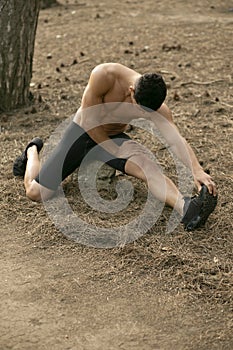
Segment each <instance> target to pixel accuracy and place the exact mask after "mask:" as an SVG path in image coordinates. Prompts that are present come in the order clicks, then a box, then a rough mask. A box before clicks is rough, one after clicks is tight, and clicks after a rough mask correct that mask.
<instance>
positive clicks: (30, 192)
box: [26, 184, 41, 202]
mask: <svg viewBox="0 0 233 350" xmlns="http://www.w3.org/2000/svg"><path fill="white" fill-rule="evenodd" d="M26 196H27V197H28V198H29V199H31V200H32V201H34V202H40V201H41V193H40V190H38V188H35V186H33V184H31V185H30V186H29V187H28V188H26Z"/></svg>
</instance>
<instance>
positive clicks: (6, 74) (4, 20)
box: [0, 0, 40, 112]
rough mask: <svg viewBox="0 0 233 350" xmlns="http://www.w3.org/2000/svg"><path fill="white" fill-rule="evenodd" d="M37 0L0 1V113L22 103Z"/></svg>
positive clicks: (25, 99)
mask: <svg viewBox="0 0 233 350" xmlns="http://www.w3.org/2000/svg"><path fill="white" fill-rule="evenodd" d="M39 8H40V0H0V112H1V111H9V110H11V109H14V108H18V107H20V106H23V105H26V104H28V102H29V96H30V90H29V89H30V81H31V77H32V62H33V53H34V42H35V35H36V27H37V20H38V14H39Z"/></svg>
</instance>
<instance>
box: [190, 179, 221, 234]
mask: <svg viewBox="0 0 233 350" xmlns="http://www.w3.org/2000/svg"><path fill="white" fill-rule="evenodd" d="M201 195H202V201H203V204H202V208H201V212H200V214H199V215H198V216H196V217H195V218H193V219H192V221H191V222H190V223H188V225H187V226H186V230H188V231H192V230H194V229H196V228H199V227H201V226H204V225H205V223H206V221H207V219H208V217H209V216H210V214H211V213H212V212H213V211H214V209H215V207H216V205H217V201H218V198H217V196H215V197H214V196H213V195H212V194H210V193H209V191H208V188H207V187H206V186H203V191H202V194H201Z"/></svg>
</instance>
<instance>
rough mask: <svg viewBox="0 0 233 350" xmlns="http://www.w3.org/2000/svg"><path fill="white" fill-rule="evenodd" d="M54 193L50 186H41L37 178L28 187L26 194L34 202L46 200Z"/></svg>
mask: <svg viewBox="0 0 233 350" xmlns="http://www.w3.org/2000/svg"><path fill="white" fill-rule="evenodd" d="M53 194H54V191H52V190H49V189H48V188H46V187H44V186H41V185H40V184H38V183H37V182H36V181H35V180H33V181H32V182H31V184H30V186H28V187H27V188H26V196H27V197H28V198H29V199H31V200H32V201H34V202H41V201H42V200H43V201H46V200H47V199H49V198H51V197H52V196H53Z"/></svg>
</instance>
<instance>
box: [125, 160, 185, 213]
mask: <svg viewBox="0 0 233 350" xmlns="http://www.w3.org/2000/svg"><path fill="white" fill-rule="evenodd" d="M125 173H126V174H128V175H131V176H134V177H136V178H138V179H141V180H143V181H144V182H145V183H146V184H147V186H148V188H149V190H150V191H151V193H152V194H153V195H154V196H155V197H156V198H157V199H159V200H160V201H161V202H164V203H166V204H167V205H169V206H170V207H172V208H174V209H175V210H176V211H177V212H178V213H179V214H180V215H181V216H183V212H184V198H183V196H182V194H181V193H180V192H179V190H178V188H177V187H176V186H175V184H174V183H173V182H172V181H171V180H170V179H169V178H168V177H167V176H165V175H164V174H163V173H162V172H161V170H160V169H159V167H158V165H157V164H156V163H155V162H154V161H152V160H151V159H149V158H148V157H146V156H144V155H138V156H134V157H132V158H130V159H129V160H127V162H126V164H125Z"/></svg>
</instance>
